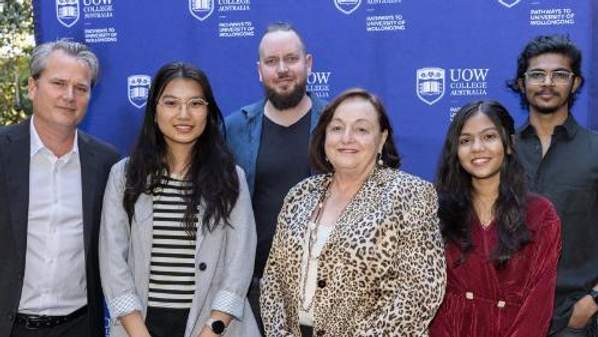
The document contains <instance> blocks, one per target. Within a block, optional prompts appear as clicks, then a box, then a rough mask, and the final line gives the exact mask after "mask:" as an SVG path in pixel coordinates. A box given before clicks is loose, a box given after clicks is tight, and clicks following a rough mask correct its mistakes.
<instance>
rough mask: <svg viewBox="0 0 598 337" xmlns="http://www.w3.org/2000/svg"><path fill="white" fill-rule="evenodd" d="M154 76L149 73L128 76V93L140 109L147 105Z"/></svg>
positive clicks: (130, 100) (132, 102)
mask: <svg viewBox="0 0 598 337" xmlns="http://www.w3.org/2000/svg"><path fill="white" fill-rule="evenodd" d="M151 82H152V78H151V77H149V76H148V75H131V76H129V77H127V93H128V94H127V95H128V96H129V102H131V104H133V106H135V107H136V108H138V109H141V108H143V107H144V106H145V103H146V102H147V96H148V94H149V88H150V84H151Z"/></svg>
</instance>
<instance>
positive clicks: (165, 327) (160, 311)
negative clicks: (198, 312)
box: [145, 307, 189, 337]
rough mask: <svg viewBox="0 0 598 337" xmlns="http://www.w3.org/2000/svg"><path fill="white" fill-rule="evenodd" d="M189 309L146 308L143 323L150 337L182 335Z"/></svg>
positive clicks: (177, 336) (176, 336)
mask: <svg viewBox="0 0 598 337" xmlns="http://www.w3.org/2000/svg"><path fill="white" fill-rule="evenodd" d="M188 317H189V309H164V308H153V307H148V308H147V316H146V317H145V325H146V326H147V330H149V333H150V335H151V336H152V337H184V336H185V328H186V327H187V318H188Z"/></svg>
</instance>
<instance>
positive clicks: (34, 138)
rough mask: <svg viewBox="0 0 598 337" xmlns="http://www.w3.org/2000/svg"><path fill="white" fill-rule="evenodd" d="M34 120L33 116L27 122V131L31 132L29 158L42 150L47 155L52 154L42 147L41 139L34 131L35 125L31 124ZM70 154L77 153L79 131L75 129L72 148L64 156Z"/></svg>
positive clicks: (44, 146)
mask: <svg viewBox="0 0 598 337" xmlns="http://www.w3.org/2000/svg"><path fill="white" fill-rule="evenodd" d="M34 118H35V116H31V120H30V121H29V123H30V125H29V129H30V130H31V131H30V132H29V140H30V142H31V149H30V151H31V152H30V153H29V156H30V157H33V156H35V155H36V154H37V153H38V152H39V151H41V150H42V149H45V150H46V151H48V152H49V153H52V151H50V149H48V148H47V147H46V145H44V143H43V142H42V139H41V138H40V137H39V134H38V133H37V130H36V129H35V124H33V119H34ZM71 153H79V131H78V130H77V129H75V140H74V141H73V148H72V149H71V150H70V151H69V152H67V153H66V154H65V156H70V155H71Z"/></svg>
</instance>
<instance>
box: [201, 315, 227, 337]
mask: <svg viewBox="0 0 598 337" xmlns="http://www.w3.org/2000/svg"><path fill="white" fill-rule="evenodd" d="M206 326H207V327H208V328H210V330H212V332H213V333H215V334H217V335H218V336H222V335H224V333H225V332H226V325H225V324H224V322H223V321H221V320H219V319H215V318H212V317H210V318H209V319H208V320H207V321H206Z"/></svg>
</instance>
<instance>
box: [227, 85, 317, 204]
mask: <svg viewBox="0 0 598 337" xmlns="http://www.w3.org/2000/svg"><path fill="white" fill-rule="evenodd" d="M307 95H308V96H309V98H310V99H311V111H310V113H311V123H310V131H313V129H314V128H315V127H316V125H317V124H318V120H319V118H320V113H321V112H322V110H323V109H324V107H325V106H326V102H325V101H323V100H321V99H319V98H318V97H316V96H315V95H313V94H311V93H308V94H307ZM265 104H266V100H265V99H262V100H260V101H258V102H255V103H253V104H250V105H246V106H244V107H242V108H241V109H240V110H237V111H235V112H233V113H232V114H230V115H229V116H228V117H227V118H226V142H227V144H228V146H229V148H230V149H231V151H232V152H233V154H234V156H235V160H236V162H237V165H239V166H241V167H242V168H243V170H244V171H245V175H246V176H247V184H248V185H249V193H250V194H251V196H252V197H253V191H254V190H255V189H254V185H255V165H256V160H257V153H258V149H259V146H260V140H261V135H262V120H263V117H264V105H265Z"/></svg>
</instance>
